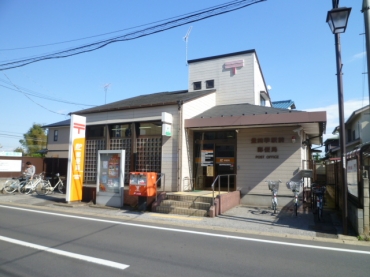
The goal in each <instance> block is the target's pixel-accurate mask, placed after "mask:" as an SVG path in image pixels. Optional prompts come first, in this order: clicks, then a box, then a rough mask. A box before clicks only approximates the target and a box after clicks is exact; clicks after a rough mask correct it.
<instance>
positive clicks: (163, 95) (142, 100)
mask: <svg viewBox="0 0 370 277" xmlns="http://www.w3.org/2000/svg"><path fill="white" fill-rule="evenodd" d="M215 91H216V90H214V89H212V90H202V91H194V92H189V91H188V90H181V91H172V92H159V93H152V94H146V95H140V96H136V97H132V98H128V99H124V100H120V101H117V102H113V103H109V104H105V105H101V106H98V107H94V108H89V109H85V110H80V111H76V112H72V113H71V114H79V115H81V114H91V113H101V112H112V111H119V110H130V109H139V108H147V107H156V106H168V105H175V104H178V103H179V102H183V103H184V102H185V103H186V102H188V101H191V100H194V99H197V98H200V97H203V96H206V95H208V94H211V93H214V92H215Z"/></svg>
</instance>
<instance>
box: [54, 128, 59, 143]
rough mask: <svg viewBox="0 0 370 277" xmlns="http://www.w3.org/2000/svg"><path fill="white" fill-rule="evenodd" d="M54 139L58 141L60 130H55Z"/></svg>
mask: <svg viewBox="0 0 370 277" xmlns="http://www.w3.org/2000/svg"><path fill="white" fill-rule="evenodd" d="M54 141H58V130H54Z"/></svg>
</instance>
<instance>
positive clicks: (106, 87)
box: [104, 83, 110, 104]
mask: <svg viewBox="0 0 370 277" xmlns="http://www.w3.org/2000/svg"><path fill="white" fill-rule="evenodd" d="M109 87H110V83H109V84H105V85H104V91H105V104H107V90H108V88H109Z"/></svg>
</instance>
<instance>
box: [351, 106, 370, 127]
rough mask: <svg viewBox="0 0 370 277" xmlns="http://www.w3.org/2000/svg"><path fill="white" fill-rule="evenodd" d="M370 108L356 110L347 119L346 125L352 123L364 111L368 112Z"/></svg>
mask: <svg viewBox="0 0 370 277" xmlns="http://www.w3.org/2000/svg"><path fill="white" fill-rule="evenodd" d="M369 106H370V105H367V106H365V107H362V108H360V109H357V110H355V111H354V112H353V113H352V114H351V115H350V117H349V118H348V119H347V121H346V124H348V123H350V122H351V120H352V119H353V118H354V117H355V116H356V115H358V114H360V113H363V112H364V111H366V110H368V109H369Z"/></svg>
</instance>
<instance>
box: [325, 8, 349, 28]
mask: <svg viewBox="0 0 370 277" xmlns="http://www.w3.org/2000/svg"><path fill="white" fill-rule="evenodd" d="M351 9H352V8H345V7H343V8H334V9H332V10H331V11H328V16H327V17H326V22H327V23H328V24H329V27H330V30H331V31H332V33H333V34H339V33H344V32H345V31H346V28H347V23H348V18H349V14H350V13H351Z"/></svg>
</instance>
